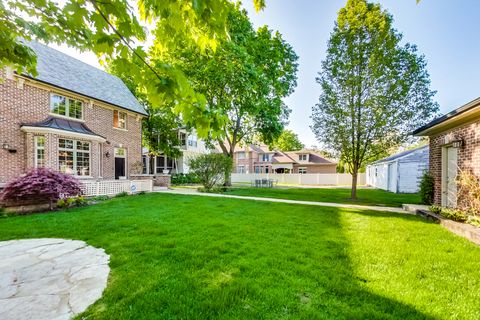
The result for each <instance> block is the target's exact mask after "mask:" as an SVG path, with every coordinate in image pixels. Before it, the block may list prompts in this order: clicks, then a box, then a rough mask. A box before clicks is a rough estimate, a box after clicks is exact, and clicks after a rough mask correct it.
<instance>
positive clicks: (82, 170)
mask: <svg viewBox="0 0 480 320" xmlns="http://www.w3.org/2000/svg"><path fill="white" fill-rule="evenodd" d="M77 175H79V176H89V175H90V153H88V152H77Z"/></svg>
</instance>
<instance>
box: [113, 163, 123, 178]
mask: <svg viewBox="0 0 480 320" xmlns="http://www.w3.org/2000/svg"><path fill="white" fill-rule="evenodd" d="M123 176H125V158H115V179H119V177H123Z"/></svg>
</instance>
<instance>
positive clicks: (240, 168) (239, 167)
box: [237, 166, 245, 173]
mask: <svg viewBox="0 0 480 320" xmlns="http://www.w3.org/2000/svg"><path fill="white" fill-rule="evenodd" d="M237 173H245V166H237Z"/></svg>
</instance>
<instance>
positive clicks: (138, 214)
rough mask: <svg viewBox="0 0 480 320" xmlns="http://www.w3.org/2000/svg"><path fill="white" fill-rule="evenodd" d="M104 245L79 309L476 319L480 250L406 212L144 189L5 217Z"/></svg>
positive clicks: (19, 226) (12, 226) (8, 226)
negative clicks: (92, 286)
mask: <svg viewBox="0 0 480 320" xmlns="http://www.w3.org/2000/svg"><path fill="white" fill-rule="evenodd" d="M40 237H58V238H65V239H78V240H83V241H86V242H87V243H88V244H90V245H92V246H95V247H99V248H104V249H105V251H106V253H107V254H109V255H110V259H111V260H110V267H111V273H110V277H109V281H108V286H107V288H106V290H105V292H104V295H103V297H102V298H101V299H100V300H99V301H97V302H96V303H95V304H94V305H93V306H92V307H90V308H89V309H88V310H87V311H86V312H85V313H84V314H82V315H80V316H79V319H80V318H82V317H84V318H92V319H152V318H162V319H165V318H169V319H181V318H190V319H207V318H208V319H279V318H285V319H352V318H355V319H362V318H368V319H375V318H377V319H450V318H463V319H478V318H480V305H479V303H478V301H480V300H479V299H480V270H479V268H478V261H479V260H480V248H479V247H477V246H475V245H473V244H471V243H470V242H468V241H467V240H465V239H462V238H459V237H457V236H455V235H453V234H451V233H449V232H448V231H447V230H444V229H443V228H442V227H441V226H439V225H437V224H434V223H429V222H427V221H425V220H424V219H422V218H420V217H416V216H410V215H400V214H396V213H387V212H385V213H383V212H374V211H368V210H352V209H344V208H331V207H313V206H303V205H291V204H285V203H272V202H269V203H266V202H265V203H263V202H258V201H245V200H237V199H227V198H209V197H191V196H182V195H172V194H160V193H154V194H148V195H141V196H133V197H124V198H116V199H111V200H107V201H105V202H103V203H101V204H98V205H94V206H90V207H84V208H76V209H71V210H68V211H65V212H55V213H51V214H41V215H31V216H23V217H13V218H5V219H0V239H1V240H9V239H23V238H40Z"/></svg>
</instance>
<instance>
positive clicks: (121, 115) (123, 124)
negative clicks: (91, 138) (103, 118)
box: [113, 110, 127, 129]
mask: <svg viewBox="0 0 480 320" xmlns="http://www.w3.org/2000/svg"><path fill="white" fill-rule="evenodd" d="M113 127H114V128H117V129H127V113H126V112H122V111H118V110H113Z"/></svg>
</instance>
